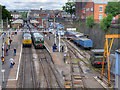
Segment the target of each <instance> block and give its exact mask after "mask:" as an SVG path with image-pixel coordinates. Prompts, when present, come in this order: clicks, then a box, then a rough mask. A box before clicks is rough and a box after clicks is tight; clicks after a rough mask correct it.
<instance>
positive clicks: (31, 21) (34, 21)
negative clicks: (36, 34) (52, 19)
mask: <svg viewBox="0 0 120 90" xmlns="http://www.w3.org/2000/svg"><path fill="white" fill-rule="evenodd" d="M30 23H34V24H35V23H36V24H38V23H39V22H38V21H36V20H30Z"/></svg>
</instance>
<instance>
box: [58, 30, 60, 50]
mask: <svg viewBox="0 0 120 90" xmlns="http://www.w3.org/2000/svg"><path fill="white" fill-rule="evenodd" d="M58 34H59V52H60V32H59V33H58Z"/></svg>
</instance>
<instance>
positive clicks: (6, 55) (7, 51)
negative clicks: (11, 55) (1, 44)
mask: <svg viewBox="0 0 120 90" xmlns="http://www.w3.org/2000/svg"><path fill="white" fill-rule="evenodd" d="M6 56H8V46H7V47H6Z"/></svg>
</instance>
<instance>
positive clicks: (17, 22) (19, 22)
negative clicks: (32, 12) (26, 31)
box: [12, 19, 23, 24]
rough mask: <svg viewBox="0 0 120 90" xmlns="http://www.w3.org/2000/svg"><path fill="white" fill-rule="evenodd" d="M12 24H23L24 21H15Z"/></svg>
mask: <svg viewBox="0 0 120 90" xmlns="http://www.w3.org/2000/svg"><path fill="white" fill-rule="evenodd" d="M12 24H23V20H22V19H17V20H15V21H13V22H12Z"/></svg>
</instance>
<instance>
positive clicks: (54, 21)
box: [54, 17, 56, 44]
mask: <svg viewBox="0 0 120 90" xmlns="http://www.w3.org/2000/svg"><path fill="white" fill-rule="evenodd" d="M54 32H55V44H56V30H55V17H54Z"/></svg>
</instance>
